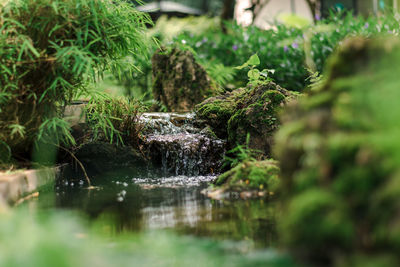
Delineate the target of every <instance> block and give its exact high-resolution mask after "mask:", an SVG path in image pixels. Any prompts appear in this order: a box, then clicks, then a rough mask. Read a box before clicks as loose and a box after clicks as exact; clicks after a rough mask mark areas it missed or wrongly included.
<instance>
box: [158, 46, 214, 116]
mask: <svg viewBox="0 0 400 267" xmlns="http://www.w3.org/2000/svg"><path fill="white" fill-rule="evenodd" d="M152 64H153V96H154V98H155V99H156V100H157V101H158V102H160V103H162V104H163V105H164V106H165V107H166V108H167V109H168V111H172V112H177V111H182V112H186V111H191V110H192V109H193V108H194V106H195V105H196V104H198V103H200V102H201V101H203V100H204V99H205V98H207V97H208V96H210V95H212V94H213V93H214V92H215V91H216V85H215V84H214V82H213V81H212V80H211V79H210V77H208V75H207V72H206V71H205V69H204V68H203V67H202V66H200V65H199V64H198V63H197V62H196V60H195V58H194V56H193V54H192V53H191V52H190V51H182V50H179V49H178V48H172V49H171V50H169V51H165V50H164V49H162V50H157V51H156V53H155V54H154V55H153V57H152Z"/></svg>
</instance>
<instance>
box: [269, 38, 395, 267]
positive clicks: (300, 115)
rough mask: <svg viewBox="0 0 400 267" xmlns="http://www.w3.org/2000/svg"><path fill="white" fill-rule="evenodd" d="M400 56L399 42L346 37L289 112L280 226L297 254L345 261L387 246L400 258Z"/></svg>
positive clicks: (279, 142) (282, 152)
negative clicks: (312, 87)
mask: <svg viewBox="0 0 400 267" xmlns="http://www.w3.org/2000/svg"><path fill="white" fill-rule="evenodd" d="M399 60H400V44H399V41H398V40H397V39H377V40H373V39H362V38H353V39H350V40H347V41H345V42H344V44H343V46H342V47H341V48H340V49H339V51H338V53H337V54H336V55H335V56H334V57H333V58H332V59H331V61H330V65H329V69H328V72H327V74H326V79H325V81H324V82H323V83H322V85H321V86H320V87H319V88H317V89H315V90H314V91H312V92H311V93H310V95H309V96H307V97H303V98H301V99H299V100H298V102H296V103H294V102H293V103H292V104H291V105H289V106H288V108H287V109H286V112H285V114H284V115H283V116H282V122H283V126H282V127H281V129H280V130H279V131H278V133H277V135H276V147H275V155H276V157H277V159H278V160H279V161H280V167H281V174H282V183H281V184H282V188H281V191H282V194H283V195H284V212H283V215H282V217H281V223H280V224H279V225H280V233H281V237H282V238H281V240H282V242H283V244H284V245H285V246H287V247H288V248H289V249H290V250H291V251H292V252H293V253H294V254H295V255H297V256H298V257H299V258H302V259H304V260H306V261H308V262H310V261H311V262H313V263H317V264H324V265H326V264H335V265H339V264H342V263H343V264H344V263H345V262H352V261H353V259H351V260H350V258H351V257H353V256H352V255H354V254H355V253H361V254H364V255H367V254H368V255H369V257H371V258H376V256H377V255H380V254H381V253H382V252H385V253H387V254H389V255H392V258H394V259H390V262H392V263H393V262H396V264H395V265H393V266H396V265H398V264H399V263H400V258H399V256H398V255H400V246H399V245H400V235H399V234H400V219H399V216H398V214H400V204H399V203H400V176H399V175H398V173H399V167H398V166H400V165H399V164H398V163H399V162H398V160H397V159H398V156H399V153H398V151H399V149H398V147H399V146H400V143H399V142H398V138H395V137H394V136H397V137H398V132H399V129H398V126H397V125H398V120H399V119H400V109H398V108H397V107H398V104H396V100H393V98H394V99H396V98H397V97H399V96H400V93H397V92H398V91H399V90H398V88H399V86H400V82H399V80H398V77H396V76H398V71H399V70H400V65H399V64H398V62H400V61H399ZM397 99H398V98H397ZM378 258H379V257H378ZM357 261H358V260H357ZM363 261H364V262H365V258H364V259H363Z"/></svg>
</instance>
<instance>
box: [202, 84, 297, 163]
mask: <svg viewBox="0 0 400 267" xmlns="http://www.w3.org/2000/svg"><path fill="white" fill-rule="evenodd" d="M290 97H293V94H292V93H290V92H289V91H287V90H286V89H283V88H282V87H280V86H279V85H277V84H275V83H273V82H269V83H266V84H262V85H258V86H256V87H247V88H240V89H236V90H234V91H232V92H227V93H225V94H224V95H220V96H216V97H211V98H209V99H207V100H205V101H204V102H202V103H201V104H199V105H197V106H196V114H197V116H198V118H199V119H201V120H204V121H205V122H206V123H207V124H208V125H209V126H210V127H211V129H212V130H213V131H214V132H215V134H216V135H217V136H218V137H220V138H227V139H228V141H229V143H230V145H231V146H232V147H233V146H235V145H237V144H245V142H246V137H247V134H250V142H249V147H250V148H254V149H258V150H261V151H263V152H264V153H265V154H267V155H268V154H269V153H270V149H271V144H272V135H273V133H274V131H275V130H276V129H277V128H278V126H279V119H278V113H279V111H280V109H281V107H282V106H283V105H284V104H285V103H286V101H287V99H288V98H290Z"/></svg>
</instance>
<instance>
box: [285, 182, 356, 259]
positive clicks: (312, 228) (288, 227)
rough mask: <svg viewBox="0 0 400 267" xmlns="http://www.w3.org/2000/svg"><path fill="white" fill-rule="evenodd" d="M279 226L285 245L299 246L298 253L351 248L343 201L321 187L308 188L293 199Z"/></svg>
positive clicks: (351, 227)
mask: <svg viewBox="0 0 400 267" xmlns="http://www.w3.org/2000/svg"><path fill="white" fill-rule="evenodd" d="M280 227H281V233H282V239H283V242H284V243H285V244H286V245H288V246H289V247H294V246H295V247H301V249H300V250H299V251H298V252H301V253H310V254H311V253H312V254H314V256H315V257H325V256H326V255H327V254H331V253H335V250H333V248H334V247H336V246H341V247H344V248H350V247H351V245H352V242H353V239H354V237H355V233H354V225H353V223H352V221H351V218H350V216H349V214H348V210H347V209H346V203H345V202H343V201H342V200H341V199H340V198H339V197H337V196H335V195H334V194H332V193H330V192H329V191H326V190H323V189H311V190H307V191H304V192H302V193H301V194H299V195H297V196H296V197H294V198H292V199H291V200H290V202H289V203H288V207H287V211H286V216H285V220H282V221H281V225H280ZM321 244H324V245H323V246H321ZM331 249H332V250H331ZM307 256H308V255H306V254H303V255H302V257H307Z"/></svg>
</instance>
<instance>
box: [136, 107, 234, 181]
mask: <svg viewBox="0 0 400 267" xmlns="http://www.w3.org/2000/svg"><path fill="white" fill-rule="evenodd" d="M140 121H141V122H142V123H143V125H144V128H143V131H142V150H143V151H145V153H146V154H147V156H148V157H149V158H150V159H151V160H152V162H153V163H154V164H156V165H159V166H161V168H162V170H163V173H164V174H165V175H187V176H196V175H206V174H212V173H215V172H216V171H217V170H218V169H219V168H220V164H221V160H222V158H223V155H224V153H225V145H226V142H225V141H224V140H221V139H218V138H216V137H214V136H212V135H211V134H210V133H207V132H206V131H202V130H201V129H199V128H198V127H197V125H196V121H195V117H194V114H193V113H185V114H179V113H144V114H142V116H141V118H140Z"/></svg>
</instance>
